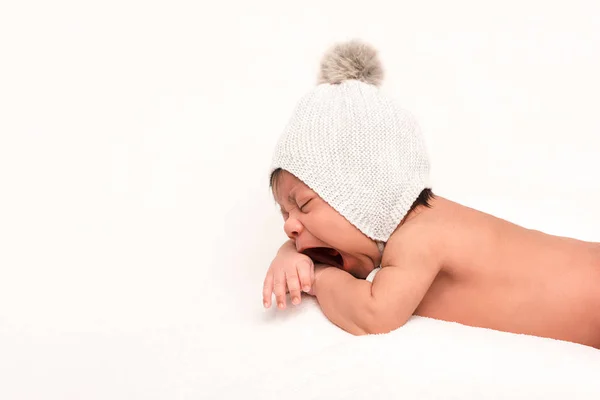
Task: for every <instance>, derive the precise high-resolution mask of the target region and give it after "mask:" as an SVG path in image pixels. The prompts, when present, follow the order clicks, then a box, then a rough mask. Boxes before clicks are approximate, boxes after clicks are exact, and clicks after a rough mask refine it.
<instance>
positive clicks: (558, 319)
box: [415, 201, 600, 347]
mask: <svg viewBox="0 0 600 400" xmlns="http://www.w3.org/2000/svg"><path fill="white" fill-rule="evenodd" d="M439 206H440V207H446V208H447V209H446V210H443V209H442V210H441V212H447V213H448V215H451V217H450V220H449V222H448V223H447V224H446V225H445V226H444V227H441V228H439V231H440V233H443V234H441V235H440V236H438V242H437V246H438V247H439V262H440V266H441V271H440V273H439V275H438V276H437V278H436V279H435V281H434V283H433V285H432V286H431V288H430V289H429V291H428V293H427V295H426V296H425V298H424V299H423V301H422V302H421V304H420V305H419V307H418V308H417V310H416V312H415V314H417V315H422V316H428V317H432V318H438V319H443V320H449V321H456V322H460V323H463V324H466V325H472V326H481V327H487V328H492V329H497V330H503V331H508V332H515V333H525V334H531V335H536V336H545V337H552V338H556V339H563V340H568V341H574V342H578V343H583V344H588V345H592V346H595V347H600V243H590V242H584V241H580V240H575V239H570V238H563V237H557V236H552V235H547V234H544V233H542V232H538V231H532V230H528V229H525V228H522V227H520V226H517V225H514V224H511V223H509V222H507V221H504V220H501V219H498V218H495V217H493V216H491V215H488V214H485V213H481V212H478V211H475V210H472V209H469V208H467V207H463V206H460V205H458V204H455V203H451V202H447V201H442V204H441V205H439ZM459 222H460V223H459ZM444 229H447V231H446V232H444Z"/></svg>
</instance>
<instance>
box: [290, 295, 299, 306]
mask: <svg viewBox="0 0 600 400" xmlns="http://www.w3.org/2000/svg"><path fill="white" fill-rule="evenodd" d="M292 303H294V305H298V304H300V298H298V297H294V298H293V299H292Z"/></svg>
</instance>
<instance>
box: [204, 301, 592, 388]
mask: <svg viewBox="0 0 600 400" xmlns="http://www.w3.org/2000/svg"><path fill="white" fill-rule="evenodd" d="M253 324H255V326H254V328H253V329H251V330H248V331H245V332H241V331H237V332H235V333H233V334H232V333H231V332H230V333H229V334H228V337H229V336H231V337H230V339H231V341H229V344H228V345H225V346H222V347H220V348H219V349H218V350H217V349H213V356H215V357H219V358H220V359H221V361H223V360H225V359H227V360H228V362H229V363H230V364H229V366H228V367H227V365H223V367H224V368H228V370H229V373H226V372H225V371H222V372H223V373H224V374H222V375H220V376H219V377H218V379H217V381H215V380H214V379H211V378H209V379H208V380H207V382H206V386H205V389H206V390H205V391H203V393H202V395H203V396H202V398H215V399H216V398H244V399H249V398H251V399H269V398H273V399H275V398H278V399H279V398H285V399H321V398H322V399H392V398H394V399H396V398H409V399H411V398H418V399H438V398H446V399H447V398H457V399H458V398H459V399H465V398H472V399H481V398H486V399H501V398H511V399H532V398H544V399H549V398H570V399H575V398H579V399H598V398H600V378H599V375H598V374H599V373H600V350H596V349H593V348H591V347H586V346H582V345H577V344H573V343H568V342H563V341H557V340H551V339H544V338H537V337H532V336H527V335H516V334H510V333H504V332H498V331H493V330H488V329H481V328H473V327H467V326H464V325H460V324H457V323H449V322H444V321H438V320H434V319H430V318H422V317H413V318H412V319H411V320H410V321H409V322H408V323H407V324H406V325H405V326H404V327H402V328H400V329H398V330H396V331H394V332H392V333H390V334H386V335H374V336H363V337H354V336H351V335H348V334H346V333H344V332H341V331H340V330H339V329H337V328H335V327H334V326H333V325H331V324H330V323H328V321H327V320H326V319H325V317H324V316H323V314H322V313H321V311H320V309H319V307H318V305H317V304H316V302H315V301H314V299H312V298H309V297H306V298H305V299H304V301H303V304H301V306H300V307H298V308H296V309H293V310H288V311H287V312H281V311H277V310H275V309H272V310H269V311H265V312H263V313H260V312H258V308H257V314H256V320H255V321H254V322H253ZM225 364H227V362H226V363H225ZM212 372H213V375H212V377H213V378H214V377H215V376H216V374H215V371H214V370H213V371H212ZM210 376H211V375H210V374H209V376H208V377H210Z"/></svg>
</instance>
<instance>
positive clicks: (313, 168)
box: [263, 41, 600, 348]
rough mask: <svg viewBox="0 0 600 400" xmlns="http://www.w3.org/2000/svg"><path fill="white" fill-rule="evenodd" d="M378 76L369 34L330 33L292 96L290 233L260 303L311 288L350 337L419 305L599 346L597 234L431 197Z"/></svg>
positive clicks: (287, 151)
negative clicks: (556, 229)
mask: <svg viewBox="0 0 600 400" xmlns="http://www.w3.org/2000/svg"><path fill="white" fill-rule="evenodd" d="M382 76H383V73H382V68H381V65H380V62H379V60H378V57H377V53H376V51H375V50H374V49H372V48H371V47H370V46H368V45H366V44H364V43H361V42H358V41H351V42H347V43H341V44H338V45H336V46H334V47H333V48H332V49H331V50H330V51H329V52H328V53H327V54H326V55H325V56H324V58H323V60H322V63H321V72H320V77H319V85H318V86H317V87H316V88H315V89H314V90H313V91H311V92H310V93H308V94H307V95H306V96H304V97H303V98H302V100H301V101H300V103H299V104H298V106H297V107H296V109H295V111H294V114H293V116H292V119H291V121H290V122H289V124H288V126H287V127H286V130H285V132H284V134H283V135H282V137H281V139H280V141H279V143H278V145H277V147H276V150H275V155H274V158H273V165H272V170H271V176H270V182H271V188H272V190H273V194H274V197H275V199H276V201H277V203H278V204H279V205H280V207H281V212H282V214H283V218H284V221H285V222H284V230H285V233H286V234H287V236H288V237H289V241H287V242H286V243H285V244H284V245H283V246H282V247H281V249H280V250H279V252H278V254H277V256H276V257H275V259H274V260H273V262H272V264H271V266H270V268H269V270H268V272H267V275H266V278H265V281H264V288H263V302H264V305H265V307H267V308H268V307H270V306H271V299H272V295H273V293H274V294H275V298H276V301H277V306H278V307H279V308H280V309H284V308H285V307H286V296H287V293H289V294H290V297H291V301H292V303H293V304H299V303H300V301H301V292H305V293H308V294H310V295H314V296H316V298H317V300H318V302H319V305H320V306H321V308H322V310H323V312H324V314H325V315H326V316H327V317H328V318H329V320H331V321H332V322H333V323H334V324H336V325H337V326H339V327H340V328H342V329H344V330H346V331H347V332H350V333H352V334H355V335H363V334H376V333H386V332H390V331H392V330H394V329H397V328H399V327H401V326H402V325H403V324H404V323H406V322H407V321H408V319H409V318H410V317H411V315H420V316H426V317H431V318H436V319H441V320H447V321H454V322H459V323H462V324H465V325H471V326H476V327H485V328H491V329H496V330H501V331H507V332H514V333H522V334H529V335H535V336H541V337H549V338H555V339H559V340H566V341H571V342H576V343H581V344H584V345H588V346H593V347H596V348H600V243H591V242H584V241H580V240H575V239H571V238H566V237H558V236H552V235H548V234H544V233H542V232H539V231H535V230H530V229H525V228H523V227H520V226H518V225H515V224H512V223H510V222H507V221H505V220H502V219H499V218H496V217H494V216H492V215H489V214H486V213H483V212H480V211H477V210H474V209H471V208H468V207H465V206H462V205H460V204H457V203H455V202H452V201H450V200H448V199H445V198H443V197H441V196H437V195H435V194H434V193H433V192H432V190H431V187H430V185H429V183H428V178H429V176H428V175H429V161H428V158H427V152H426V149H425V146H424V142H423V139H422V137H421V133H420V130H419V127H418V125H417V123H416V122H415V121H414V118H412V116H411V115H410V114H409V113H408V112H406V111H405V110H403V109H401V108H399V107H397V106H396V105H395V104H394V103H393V101H392V100H390V99H388V98H387V97H385V95H384V94H382V93H381V91H380V89H379V88H378V85H379V83H380V82H381V79H382ZM378 267H380V269H378Z"/></svg>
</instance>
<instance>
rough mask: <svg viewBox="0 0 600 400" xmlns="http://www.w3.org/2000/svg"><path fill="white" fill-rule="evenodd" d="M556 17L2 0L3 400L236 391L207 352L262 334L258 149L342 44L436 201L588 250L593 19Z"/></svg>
mask: <svg viewBox="0 0 600 400" xmlns="http://www.w3.org/2000/svg"><path fill="white" fill-rule="evenodd" d="M559 4H561V2H547V1H522V0H520V1H516V0H511V1H504V2H493V3H492V2H481V1H465V0H459V1H453V2H447V1H442V0H440V1H420V2H417V1H410V2H409V1H395V2H389V1H370V2H367V3H365V2H351V1H348V0H346V1H330V2H326V1H311V0H305V1H302V2H295V3H290V2H285V1H275V0H273V1H264V0H255V1H241V0H240V1H222V2H204V1H187V2H183V1H152V2H148V1H132V0H127V1H125V0H119V1H104V2H96V3H93V4H92V3H90V2H77V1H64V0H57V1H54V2H41V1H37V2H32V1H19V2H4V3H2V5H0V398H2V399H33V398H69V399H71V398H72V399H75V398H86V399H90V398H106V397H108V396H110V397H111V398H137V397H139V398H170V399H172V398H186V397H187V396H186V394H189V393H193V392H194V391H195V390H198V387H199V386H201V385H206V384H210V383H211V382H209V378H206V377H207V376H209V375H207V374H206V371H207V370H210V371H212V375H210V376H212V377H213V378H214V376H221V375H219V374H222V376H226V375H227V374H228V373H231V366H230V365H228V362H229V361H230V360H229V359H223V360H222V361H219V357H213V358H211V357H210V355H211V353H210V350H209V348H210V345H211V344H216V345H221V346H224V343H226V342H227V341H236V340H240V337H242V338H243V337H244V335H245V334H244V333H242V332H241V331H240V329H239V327H241V326H244V323H245V322H247V321H250V320H252V319H254V318H257V317H256V316H257V315H261V314H260V313H263V310H262V308H261V297H260V293H261V284H262V279H263V276H264V272H265V270H266V268H267V267H268V264H269V262H270V261H271V259H272V257H273V255H274V252H275V250H276V249H277V248H278V246H279V245H280V244H281V242H282V240H283V239H284V235H283V231H282V229H281V221H280V217H279V215H278V213H277V208H276V207H275V206H274V202H273V200H272V198H271V196H270V193H269V190H268V179H267V178H268V175H267V171H268V166H269V162H270V156H271V151H272V149H273V146H274V145H275V141H276V140H277V137H278V135H279V133H280V132H281V130H282V129H283V126H284V124H285V123H286V122H287V119H288V118H289V116H290V113H291V111H292V108H293V107H294V105H295V103H296V101H297V100H298V99H299V98H300V96H301V95H302V94H304V93H305V92H306V91H307V90H309V89H310V88H311V87H312V85H314V84H315V81H316V76H317V69H318V62H319V60H320V57H321V55H322V54H323V52H324V51H325V50H326V49H327V48H328V46H330V45H331V44H332V43H334V42H336V41H339V40H345V39H349V38H361V39H364V40H366V41H369V42H370V43H372V44H373V45H374V46H375V47H377V48H378V49H379V51H380V56H381V59H382V62H383V65H384V67H385V70H386V79H385V81H384V85H383V89H384V90H386V91H387V92H388V93H390V94H391V95H392V96H394V97H395V98H396V99H398V101H399V102H400V103H401V104H402V105H403V106H404V107H405V108H407V109H409V110H411V112H413V113H414V114H415V115H416V116H417V118H418V119H419V121H420V124H421V126H422V128H423V131H424V134H425V136H426V141H427V144H428V147H429V151H430V154H431V159H432V164H433V170H432V175H433V182H434V191H435V192H437V193H439V194H441V195H443V196H445V197H448V198H450V199H452V200H456V201H460V202H464V203H465V204H468V205H472V206H475V207H478V206H480V205H481V206H483V205H485V207H486V208H484V211H488V212H491V213H494V214H495V215H498V216H500V217H504V218H508V219H511V220H513V221H515V222H519V223H521V224H524V225H526V226H529V227H534V228H537V229H541V230H545V231H548V232H550V233H557V234H561V235H572V236H577V237H579V238H582V239H589V240H597V241H600V211H599V210H598V204H600V157H599V156H600V120H599V118H598V106H599V105H600V79H598V73H597V71H599V70H600V52H599V51H598V50H599V49H600V29H599V28H598V25H597V24H598V18H599V17H600V3H598V2H597V1H594V0H589V1H569V2H568V4H563V5H559ZM289 315H290V316H289V318H293V313H290V314H289ZM323 323H326V321H323ZM253 351H256V353H257V354H258V353H260V351H261V349H255V350H253ZM203 377H204V378H203ZM213 378H210V379H213ZM203 379H204V380H203Z"/></svg>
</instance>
